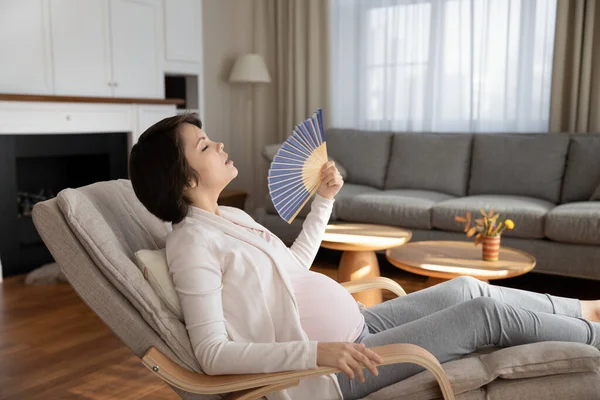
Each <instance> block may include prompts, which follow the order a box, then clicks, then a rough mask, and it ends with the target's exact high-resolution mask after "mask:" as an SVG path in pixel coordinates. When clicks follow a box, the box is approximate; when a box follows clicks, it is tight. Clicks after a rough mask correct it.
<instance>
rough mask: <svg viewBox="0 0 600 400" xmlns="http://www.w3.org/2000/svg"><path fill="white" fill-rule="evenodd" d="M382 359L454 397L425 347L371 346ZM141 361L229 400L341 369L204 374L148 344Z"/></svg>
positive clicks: (387, 285) (371, 284) (376, 282)
mask: <svg viewBox="0 0 600 400" xmlns="http://www.w3.org/2000/svg"><path fill="white" fill-rule="evenodd" d="M342 286H344V288H346V290H348V291H349V292H350V293H356V292H360V291H364V290H370V289H387V290H389V291H391V292H393V293H394V294H396V295H397V296H404V295H406V292H405V291H404V289H402V287H401V286H400V285H399V284H397V283H396V282H395V281H393V280H391V279H388V278H383V277H376V278H367V279H362V280H358V281H352V282H345V283H342ZM371 350H373V351H374V352H376V353H377V354H379V355H380V356H381V358H382V359H383V363H382V364H381V365H387V364H398V363H414V364H418V365H420V366H422V367H424V368H426V369H427V370H429V371H430V372H431V373H432V374H433V376H434V377H435V379H436V380H437V382H438V384H439V386H440V389H441V391H442V395H443V397H444V399H445V400H455V396H454V391H453V390H452V386H451V385H450V381H449V379H448V376H447V375H446V373H445V372H444V370H443V368H442V366H441V364H440V363H439V361H438V360H437V359H436V358H435V357H434V356H433V355H432V354H431V353H430V352H428V351H427V350H425V349H423V348H421V347H419V346H416V345H413V344H391V345H387V346H379V347H372V348H371ZM142 363H143V364H144V365H145V366H146V367H148V368H149V369H150V370H151V371H153V372H154V373H155V374H156V375H157V376H158V377H159V378H161V379H162V380H163V381H165V382H166V383H168V384H170V385H172V386H175V387H177V388H179V389H182V390H185V391H186V392H190V393H198V394H223V393H229V396H227V399H228V400H255V399H260V398H261V397H263V396H265V395H268V394H270V393H274V392H277V391H280V390H283V389H287V388H291V387H294V386H298V384H299V383H300V379H303V378H308V377H314V376H321V375H329V374H332V373H336V372H340V370H339V369H336V368H331V367H317V368H316V369H308V370H299V371H284V372H275V373H269V374H243V375H241V374H240V375H213V376H211V375H204V374H201V373H197V372H192V371H189V370H187V369H185V368H182V367H181V366H179V365H178V364H176V363H175V362H173V361H172V360H170V359H169V358H167V357H166V356H165V355H164V354H162V353H161V352H160V351H158V349H156V348H155V347H150V348H149V349H148V351H147V352H146V354H145V355H144V357H143V358H142Z"/></svg>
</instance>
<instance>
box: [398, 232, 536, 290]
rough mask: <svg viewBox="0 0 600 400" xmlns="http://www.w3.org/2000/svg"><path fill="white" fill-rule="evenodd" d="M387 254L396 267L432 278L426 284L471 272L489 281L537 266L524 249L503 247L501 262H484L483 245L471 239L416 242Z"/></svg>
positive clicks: (470, 274)
mask: <svg viewBox="0 0 600 400" xmlns="http://www.w3.org/2000/svg"><path fill="white" fill-rule="evenodd" d="M386 257H387V259H388V261H389V262H390V263H392V264H393V265H394V266H396V267H398V268H400V269H402V270H404V271H408V272H412V273H414V274H418V275H424V276H427V277H429V279H427V285H428V286H433V285H435V284H437V283H440V282H444V281H447V280H449V279H452V278H456V277H457V276H461V275H468V276H472V277H474V278H477V279H479V280H482V281H485V282H489V280H492V279H506V278H512V277H514V276H519V275H523V274H526V273H527V272H529V271H531V270H532V269H533V268H534V267H535V263H536V260H535V257H533V256H532V255H531V254H528V253H526V252H524V251H521V250H516V249H512V248H509V247H501V248H500V258H499V259H498V261H483V260H482V258H481V247H480V246H475V245H474V244H473V243H472V242H458V241H436V240H431V241H425V242H413V243H409V244H407V245H406V246H402V247H401V248H395V249H389V250H388V251H387V252H386Z"/></svg>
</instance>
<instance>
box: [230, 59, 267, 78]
mask: <svg viewBox="0 0 600 400" xmlns="http://www.w3.org/2000/svg"><path fill="white" fill-rule="evenodd" d="M229 82H240V83H269V82H271V77H270V76H269V71H267V66H266V65H265V60H264V59H263V58H262V56H261V55H260V54H244V55H241V56H239V57H238V58H237V59H236V60H235V64H234V65H233V69H232V70H231V74H230V75H229Z"/></svg>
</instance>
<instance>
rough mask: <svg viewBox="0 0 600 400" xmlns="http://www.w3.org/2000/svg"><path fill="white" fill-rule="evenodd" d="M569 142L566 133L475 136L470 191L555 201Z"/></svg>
mask: <svg viewBox="0 0 600 400" xmlns="http://www.w3.org/2000/svg"><path fill="white" fill-rule="evenodd" d="M568 145H569V136H568V135H553V134H478V135H474V137H473V156H472V160H471V178H470V180H469V194H470V195H477V194H514V195H522V196H530V197H536V198H539V199H544V200H548V201H551V202H553V203H558V202H559V200H560V190H561V184H562V177H563V173H564V168H565V161H566V156H567V150H568Z"/></svg>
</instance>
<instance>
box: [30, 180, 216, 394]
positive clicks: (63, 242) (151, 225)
mask: <svg viewBox="0 0 600 400" xmlns="http://www.w3.org/2000/svg"><path fill="white" fill-rule="evenodd" d="M33 220H34V223H35V226H36V228H37V230H38V232H39V233H40V235H41V237H42V239H43V241H44V243H45V244H46V246H47V247H48V249H49V250H50V252H51V253H52V256H53V257H54V259H55V260H56V262H57V263H58V264H59V266H60V268H61V270H62V271H63V272H64V274H65V275H66V277H67V279H68V280H69V282H70V284H71V285H72V286H73V288H74V289H75V290H76V292H77V293H78V295H79V296H80V297H81V298H82V299H83V300H84V301H85V302H86V303H87V304H88V306H89V307H90V308H91V309H92V310H93V311H94V312H95V313H96V314H98V316H99V317H100V318H101V319H102V320H103V321H104V322H105V323H106V324H107V325H108V326H109V327H110V329H111V330H112V331H113V332H114V333H115V334H116V335H117V336H118V337H119V338H120V339H121V340H122V341H123V342H124V343H125V345H127V346H128V347H129V348H130V349H131V350H132V351H133V352H134V353H135V354H136V355H137V356H138V357H140V358H141V357H143V355H144V353H145V352H146V351H147V350H148V349H149V348H150V347H151V346H154V347H156V348H157V349H158V350H160V351H161V352H162V353H164V354H165V355H167V357H169V358H170V359H172V360H173V361H174V362H176V363H177V364H179V365H181V366H182V367H184V368H187V369H190V370H193V371H196V372H201V369H200V366H199V364H198V362H197V360H196V358H195V356H194V353H193V351H192V348H191V344H190V341H189V337H188V335H187V332H186V329H185V326H184V325H183V324H182V323H181V322H180V321H179V320H178V319H177V318H176V317H175V316H174V315H173V314H172V313H171V312H170V311H169V310H168V309H167V307H166V306H165V305H164V304H163V303H162V302H161V301H160V299H159V298H158V296H157V295H156V294H155V293H154V291H153V290H152V288H151V287H150V285H149V284H148V282H147V281H146V280H145V279H144V277H143V276H142V274H141V272H140V271H139V269H138V268H137V267H136V265H135V264H134V261H133V260H134V252H135V251H137V250H140V249H158V248H162V247H164V245H165V237H166V235H167V233H168V232H169V231H170V225H169V224H165V223H163V222H162V221H160V220H159V219H158V218H156V217H154V216H153V215H152V214H150V213H149V212H148V211H147V210H146V209H145V207H144V206H143V205H142V204H141V203H140V202H139V201H138V200H137V198H136V196H135V193H134V192H133V189H132V187H131V183H130V182H129V181H128V180H118V181H109V182H99V183H95V184H92V185H89V186H85V187H82V188H78V189H65V190H63V191H62V192H60V193H59V195H58V196H57V197H56V198H55V199H51V200H48V201H44V202H42V203H38V204H36V206H35V207H34V210H33ZM176 391H177V392H178V394H179V395H180V396H181V397H182V398H186V399H187V398H189V399H192V398H193V399H203V400H204V399H216V398H220V396H204V395H193V394H190V393H186V392H182V391H180V390H176Z"/></svg>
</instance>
